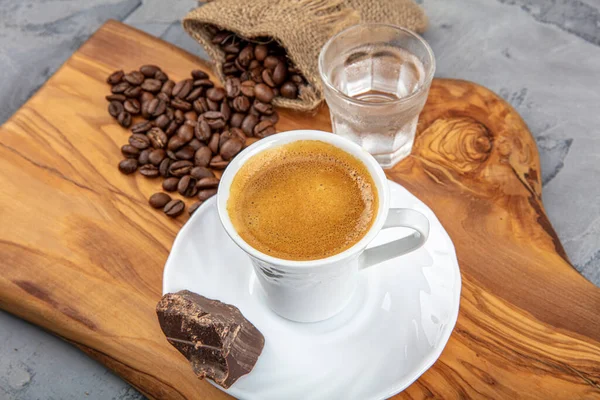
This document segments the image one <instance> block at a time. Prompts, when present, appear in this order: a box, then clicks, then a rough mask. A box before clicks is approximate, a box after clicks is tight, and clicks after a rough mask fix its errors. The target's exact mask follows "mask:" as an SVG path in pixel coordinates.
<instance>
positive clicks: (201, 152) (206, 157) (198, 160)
mask: <svg viewBox="0 0 600 400" xmlns="http://www.w3.org/2000/svg"><path fill="white" fill-rule="evenodd" d="M211 158H212V151H211V149H210V148H209V147H201V148H199V149H198V150H196V152H195V154H194V164H196V166H198V167H206V166H208V164H209V163H210V159H211Z"/></svg>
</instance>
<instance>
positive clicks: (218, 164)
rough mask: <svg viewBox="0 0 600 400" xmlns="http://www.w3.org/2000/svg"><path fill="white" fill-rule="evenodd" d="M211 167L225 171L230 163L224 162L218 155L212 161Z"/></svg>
mask: <svg viewBox="0 0 600 400" xmlns="http://www.w3.org/2000/svg"><path fill="white" fill-rule="evenodd" d="M209 165H210V167H211V168H214V169H225V168H226V167H227V165H229V161H226V160H223V157H221V155H220V154H219V155H216V156H214V157H213V158H212V160H210V164H209Z"/></svg>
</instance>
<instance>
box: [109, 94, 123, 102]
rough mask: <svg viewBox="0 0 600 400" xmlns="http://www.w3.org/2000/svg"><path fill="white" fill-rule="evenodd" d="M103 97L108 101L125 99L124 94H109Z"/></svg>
mask: <svg viewBox="0 0 600 400" xmlns="http://www.w3.org/2000/svg"><path fill="white" fill-rule="evenodd" d="M105 98H106V100H108V101H119V102H121V103H122V102H124V101H125V100H127V97H126V96H125V95H124V94H109V95H108V96H106V97H105Z"/></svg>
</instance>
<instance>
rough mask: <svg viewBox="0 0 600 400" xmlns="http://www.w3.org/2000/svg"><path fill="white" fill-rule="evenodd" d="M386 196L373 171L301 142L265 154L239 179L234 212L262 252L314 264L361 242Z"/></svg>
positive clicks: (324, 146) (327, 147) (231, 205)
mask: <svg viewBox="0 0 600 400" xmlns="http://www.w3.org/2000/svg"><path fill="white" fill-rule="evenodd" d="M378 207H379V199H378V195H377V188H376V186H375V182H374V181H373V178H372V177H371V175H370V173H369V172H368V170H367V167H366V166H365V165H364V164H363V163H362V161H360V160H358V159H357V158H355V157H354V156H352V155H350V154H348V153H346V152H345V151H343V150H341V149H339V148H338V147H335V146H333V145H331V144H328V143H325V142H321V141H317V140H302V141H297V142H292V143H289V144H285V145H282V146H279V147H276V148H272V149H269V150H265V151H263V152H261V153H259V154H257V155H255V156H253V157H252V158H250V160H248V161H247V162H246V163H245V164H244V165H243V166H242V167H241V169H240V170H239V171H238V173H237V174H236V176H235V177H234V179H233V182H232V185H231V189H230V195H229V200H228V202H227V211H228V213H229V218H230V219H231V222H232V223H233V226H234V228H235V229H236V231H237V232H238V234H239V235H240V236H241V237H242V238H243V239H244V240H245V241H246V242H247V243H248V244H249V245H250V246H252V247H254V248H255V249H257V250H258V251H260V252H262V253H265V254H268V255H270V256H273V257H277V258H282V259H286V260H315V259H321V258H325V257H330V256H332V255H335V254H338V253H341V252H343V251H344V250H347V249H348V248H350V247H352V246H353V245H354V244H356V243H357V242H358V241H360V240H361V239H362V238H363V237H364V236H365V234H366V233H367V231H368V230H369V229H370V228H371V226H372V225H373V221H374V219H375V215H376V214H377V209H378Z"/></svg>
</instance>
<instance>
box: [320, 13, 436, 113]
mask: <svg viewBox="0 0 600 400" xmlns="http://www.w3.org/2000/svg"><path fill="white" fill-rule="evenodd" d="M363 27H387V28H391V29H394V30H397V31H402V32H404V33H407V34H409V35H411V36H413V37H414V38H415V39H417V40H418V41H419V42H420V43H421V44H422V45H423V46H424V47H425V50H427V54H428V55H429V58H430V59H431V67H430V68H429V70H428V71H427V74H426V76H425V79H424V80H423V84H422V85H421V86H419V87H418V88H417V90H415V91H414V92H412V93H411V94H409V95H408V96H405V97H401V98H398V99H396V100H390V101H385V102H381V103H376V102H371V101H366V100H360V99H356V98H354V97H350V96H348V95H347V94H345V93H344V92H342V91H341V90H339V89H338V88H336V87H335V86H334V84H333V83H332V82H331V80H330V79H329V77H328V76H327V74H325V71H324V70H325V66H324V63H325V61H324V55H325V52H326V51H327V49H328V48H329V46H330V45H331V43H333V42H334V41H335V40H336V39H338V38H339V37H340V36H342V35H344V34H346V33H348V32H350V31H352V30H355V29H358V28H363ZM318 67H319V75H320V76H321V80H322V81H323V83H324V84H325V86H327V87H328V88H329V89H331V90H332V91H334V92H335V93H336V94H338V95H339V96H341V97H342V98H344V99H345V100H347V101H349V102H351V103H354V104H358V105H363V106H371V107H382V106H389V105H396V104H403V103H407V102H409V101H411V100H413V99H414V98H415V97H417V96H418V95H419V94H421V93H422V92H423V91H424V90H427V89H428V87H429V84H430V83H431V81H432V80H433V75H434V74H435V67H436V64H435V55H434V53H433V50H432V49H431V46H429V43H427V41H426V40H425V39H423V37H422V36H421V35H419V34H418V33H416V32H414V31H412V30H410V29H407V28H403V27H401V26H398V25H393V24H384V23H377V22H369V23H364V24H356V25H352V26H350V27H348V28H346V29H344V30H342V31H340V32H338V33H336V34H335V35H333V36H332V37H331V38H329V40H328V41H327V42H325V44H324V45H323V47H322V48H321V51H320V52H319V61H318Z"/></svg>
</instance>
